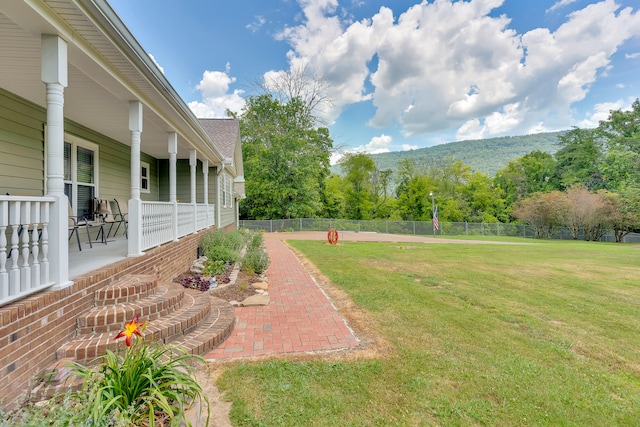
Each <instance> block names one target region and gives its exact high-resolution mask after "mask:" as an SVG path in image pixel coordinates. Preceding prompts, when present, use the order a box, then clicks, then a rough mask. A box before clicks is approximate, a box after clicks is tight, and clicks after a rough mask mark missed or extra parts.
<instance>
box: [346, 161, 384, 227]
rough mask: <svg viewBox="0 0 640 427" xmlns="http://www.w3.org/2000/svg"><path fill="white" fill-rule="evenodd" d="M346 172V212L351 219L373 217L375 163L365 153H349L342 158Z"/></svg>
mask: <svg viewBox="0 0 640 427" xmlns="http://www.w3.org/2000/svg"><path fill="white" fill-rule="evenodd" d="M340 166H341V167H342V171H343V173H344V174H345V178H344V179H345V183H346V187H345V203H346V207H345V213H346V215H347V218H349V219H358V220H359V219H371V214H372V210H373V206H374V204H373V202H372V193H373V186H372V180H371V178H372V175H373V173H374V171H375V168H376V166H375V163H374V162H373V160H372V159H371V157H369V156H367V155H366V154H364V153H357V154H356V153H347V154H345V156H344V157H342V159H340Z"/></svg>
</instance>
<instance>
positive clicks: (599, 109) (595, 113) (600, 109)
mask: <svg viewBox="0 0 640 427" xmlns="http://www.w3.org/2000/svg"><path fill="white" fill-rule="evenodd" d="M629 108H631V103H627V102H625V101H623V100H622V99H619V100H617V101H616V102H603V103H600V104H596V105H594V106H593V109H592V111H590V112H588V113H587V114H586V117H585V119H584V120H582V121H581V122H579V123H578V125H577V126H578V127H581V128H594V127H596V126H598V124H600V121H601V120H607V119H608V118H609V114H610V113H611V111H612V110H626V109H629Z"/></svg>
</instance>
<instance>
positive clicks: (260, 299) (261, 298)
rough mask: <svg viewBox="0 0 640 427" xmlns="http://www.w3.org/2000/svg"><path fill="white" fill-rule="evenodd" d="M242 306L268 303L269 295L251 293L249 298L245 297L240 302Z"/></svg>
mask: <svg viewBox="0 0 640 427" xmlns="http://www.w3.org/2000/svg"><path fill="white" fill-rule="evenodd" d="M240 304H241V306H242V307H253V306H257V305H269V296H268V295H253V296H250V297H249V298H246V299H245V300H244V301H242V302H241V303H240Z"/></svg>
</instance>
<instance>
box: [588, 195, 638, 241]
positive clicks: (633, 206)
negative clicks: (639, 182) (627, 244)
mask: <svg viewBox="0 0 640 427" xmlns="http://www.w3.org/2000/svg"><path fill="white" fill-rule="evenodd" d="M598 194H599V195H600V196H601V197H602V198H604V199H605V200H606V203H608V204H609V206H610V212H609V213H608V215H607V218H606V224H607V227H608V228H610V229H613V233H614V235H615V238H616V242H618V243H620V242H622V239H624V236H626V235H627V234H629V233H631V232H633V231H634V230H638V229H639V228H640V188H623V189H621V193H611V192H608V191H606V190H601V191H599V192H598Z"/></svg>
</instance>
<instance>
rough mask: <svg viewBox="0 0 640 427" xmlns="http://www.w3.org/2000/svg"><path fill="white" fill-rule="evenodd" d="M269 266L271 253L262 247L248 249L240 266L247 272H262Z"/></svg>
mask: <svg viewBox="0 0 640 427" xmlns="http://www.w3.org/2000/svg"><path fill="white" fill-rule="evenodd" d="M268 266H269V255H267V253H266V252H265V251H263V250H262V249H250V250H247V253H246V254H245V256H244V258H242V263H241V265H240V268H241V269H242V270H243V271H244V272H245V273H247V274H250V273H251V272H254V273H258V274H262V273H264V272H265V271H266V269H267V267H268Z"/></svg>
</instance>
